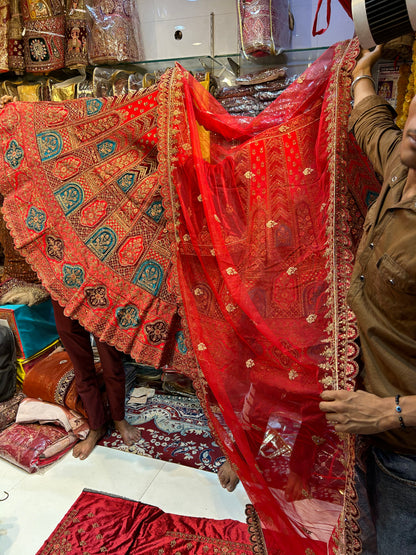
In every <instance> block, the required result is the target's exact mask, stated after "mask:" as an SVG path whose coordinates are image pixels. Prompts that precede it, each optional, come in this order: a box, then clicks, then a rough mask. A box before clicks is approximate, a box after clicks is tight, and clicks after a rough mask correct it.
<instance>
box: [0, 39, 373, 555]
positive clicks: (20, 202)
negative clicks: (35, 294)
mask: <svg viewBox="0 0 416 555" xmlns="http://www.w3.org/2000/svg"><path fill="white" fill-rule="evenodd" d="M357 54H358V43H357V41H352V42H351V43H343V44H338V45H335V46H333V47H331V48H330V49H328V50H327V51H326V52H325V53H324V54H323V55H322V56H321V58H320V59H319V60H318V61H317V62H315V63H314V64H313V65H312V66H311V67H310V68H309V69H308V70H307V71H306V72H305V73H304V74H303V75H302V76H301V77H299V78H298V79H297V81H296V82H295V83H294V84H293V85H291V86H290V87H289V88H288V89H287V90H286V91H285V92H284V93H282V95H281V96H280V97H279V98H278V99H277V100H276V101H275V102H274V103H273V104H272V105H271V106H270V107H269V108H268V109H267V110H265V111H264V112H263V113H262V114H260V115H259V116H258V117H256V118H253V119H251V118H237V117H233V116H230V115H229V114H228V113H227V112H226V111H225V110H224V109H223V108H222V107H221V106H220V104H219V103H218V102H217V101H216V100H215V99H214V98H213V97H212V96H210V95H209V93H208V92H207V91H205V89H204V88H203V87H202V86H201V85H200V84H199V83H198V82H197V81H195V80H194V79H193V78H192V77H191V76H190V75H189V74H188V73H187V72H186V71H185V70H183V69H182V68H181V67H180V66H177V67H175V68H174V69H171V70H168V71H167V72H166V74H165V75H164V76H163V78H162V81H161V83H160V85H159V86H158V88H157V89H152V90H149V91H146V92H142V93H139V94H133V95H130V96H127V97H122V98H114V99H110V98H109V99H80V100H75V101H69V102H57V103H47V102H45V103H33V104H32V103H15V104H11V105H9V106H6V108H5V109H4V110H3V112H2V113H1V117H0V147H1V150H2V156H1V159H0V164H1V167H0V175H1V183H0V190H1V192H2V194H4V195H5V202H4V217H5V220H6V222H7V224H8V226H9V229H10V231H11V233H12V235H13V237H14V239H15V244H16V246H17V247H18V248H19V251H20V252H21V254H23V255H24V256H25V257H26V259H27V260H28V261H29V262H30V263H31V264H32V266H33V267H34V269H35V270H36V271H37V273H38V274H39V276H40V278H41V279H42V281H43V284H44V285H45V287H47V289H48V290H49V291H50V292H51V294H52V296H53V297H54V298H56V299H58V300H59V302H60V303H61V304H62V305H64V306H65V307H66V308H65V311H66V314H68V315H69V316H71V317H74V318H77V319H79V320H80V322H81V323H82V324H83V325H84V326H85V327H86V328H87V329H89V330H90V331H92V332H94V333H95V334H96V335H98V336H99V337H100V338H101V339H102V340H104V341H107V342H109V343H111V344H114V345H116V346H117V347H118V348H119V349H120V350H123V351H125V352H129V353H131V354H132V356H133V357H134V358H136V360H138V361H139V362H141V363H145V364H151V365H154V366H160V365H162V364H164V363H168V364H170V365H173V366H175V367H176V368H177V369H179V370H180V371H182V372H183V373H185V374H187V375H189V376H191V377H192V378H193V380H194V384H195V387H196V389H197V392H198V396H199V399H200V400H201V402H202V404H203V406H204V408H205V411H206V414H207V416H208V418H209V421H210V423H211V428H212V431H213V433H214V435H215V437H216V438H217V440H218V442H219V443H220V445H221V446H222V448H223V449H224V452H225V454H226V455H227V456H228V458H229V459H230V460H231V462H232V464H233V466H234V467H235V468H236V469H237V471H238V473H239V476H240V478H241V480H242V482H243V484H244V486H245V488H246V490H247V492H248V494H249V496H250V499H251V500H252V502H253V504H254V506H255V508H256V510H257V512H258V514H259V516H260V519H261V521H262V524H263V529H264V534H265V537H266V543H267V546H268V548H269V553H270V554H273V555H275V554H278V553H291V554H292V553H308V554H311V555H312V553H314V554H315V555H318V554H319V553H327V551H328V546H329V545H332V544H333V539H332V538H334V537H335V538H337V539H336V544H338V545H339V546H340V547H339V550H340V551H342V549H343V546H344V545H345V542H346V541H347V540H346V538H345V537H343V534H344V530H343V522H344V519H343V517H342V518H340V519H339V522H340V523H341V526H340V527H339V528H338V530H337V532H336V533H335V535H334V534H333V529H334V527H335V525H336V523H337V520H338V518H339V516H340V515H343V516H345V515H344V513H343V511H344V507H345V499H344V495H343V492H344V488H345V481H346V470H345V469H346V467H347V466H348V462H349V460H350V459H349V457H350V454H349V443H348V438H345V437H339V436H338V435H337V434H335V433H334V431H333V430H332V429H331V428H329V427H328V426H327V425H326V422H325V419H324V418H323V417H322V415H321V413H320V411H319V408H318V402H319V393H320V392H321V391H322V389H323V388H346V387H353V380H354V373H355V363H354V357H355V355H356V354H357V349H356V347H355V344H354V342H353V340H354V338H355V336H356V329H355V326H354V323H353V321H352V315H351V314H350V312H349V311H348V308H347V306H346V301H345V294H346V289H347V287H348V278H349V275H350V271H351V268H352V262H353V251H354V248H355V244H356V241H357V236H358V231H357V229H358V228H359V226H360V223H361V222H362V211H361V212H360V210H359V208H360V207H362V206H363V204H364V203H363V197H364V192H363V188H362V187H361V186H360V185H361V183H363V182H366V183H367V184H368V189H371V187H372V186H374V188H376V187H375V181H374V177H373V176H372V174H371V171H370V170H369V167H368V164H367V163H366V162H365V160H364V159H363V158H362V157H361V155H360V154H359V153H358V151H357V149H356V147H355V146H354V143H353V142H352V141H351V140H350V139H349V138H348V134H347V130H346V129H347V127H346V126H347V118H348V114H349V110H350V98H349V84H350V76H349V72H350V70H351V67H352V66H353V63H354V59H355V56H356V55H357ZM156 110H157V119H156ZM349 514H350V515H351V514H353V513H351V512H350V513H349ZM348 541H350V540H348ZM334 549H338V548H337V547H334Z"/></svg>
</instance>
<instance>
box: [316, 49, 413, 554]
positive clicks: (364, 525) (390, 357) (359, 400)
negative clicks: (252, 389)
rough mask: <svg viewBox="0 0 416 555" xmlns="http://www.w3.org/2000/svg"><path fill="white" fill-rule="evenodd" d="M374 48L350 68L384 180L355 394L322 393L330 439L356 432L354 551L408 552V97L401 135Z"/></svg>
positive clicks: (355, 114) (364, 281) (360, 307)
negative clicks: (375, 71)
mask: <svg viewBox="0 0 416 555" xmlns="http://www.w3.org/2000/svg"><path fill="white" fill-rule="evenodd" d="M380 55H381V47H380V46H378V47H376V49H375V50H373V51H368V50H363V51H362V53H361V57H360V59H359V60H358V62H357V64H356V67H355V69H354V70H353V73H352V77H353V84H352V89H353V93H354V108H353V111H352V113H351V117H350V129H351V130H352V132H353V133H354V135H355V137H356V139H357V141H358V143H359V145H360V147H361V148H362V150H363V151H364V152H365V154H366V155H367V156H368V158H369V160H370V161H371V163H372V165H373V167H374V170H375V171H376V172H377V174H379V175H380V176H382V177H383V186H382V190H381V193H380V195H379V197H378V199H377V201H376V202H375V203H374V204H373V205H372V206H371V207H370V209H369V211H368V214H367V217H366V221H365V224H364V233H363V236H362V239H361V243H360V246H359V249H358V252H357V256H356V262H355V267H354V270H353V274H352V278H351V284H350V289H349V293H348V302H349V305H350V307H351V308H352V310H353V311H354V313H355V315H356V317H357V323H358V328H359V338H360V345H361V353H362V359H363V368H362V370H361V371H360V374H359V376H358V380H357V383H358V382H359V385H358V386H357V390H356V391H355V392H352V391H324V392H323V393H322V394H321V398H322V401H321V403H320V408H321V410H322V411H324V412H325V413H326V418H327V420H328V422H329V423H331V424H334V427H335V431H336V432H340V433H342V432H348V433H351V434H357V435H358V437H357V461H356V474H355V483H354V485H355V488H356V492H357V495H358V513H357V514H358V515H360V516H359V517H357V518H358V526H359V529H360V539H361V543H362V552H363V553H366V554H370V553H371V554H375V553H378V554H381V555H383V554H391V553H406V554H408V553H416V513H415V505H416V433H415V432H416V428H415V426H416V248H415V245H416V97H414V98H413V99H412V101H411V103H410V108H409V116H408V119H407V122H406V125H405V127H404V130H403V133H402V132H401V131H400V130H399V128H398V127H396V125H395V123H394V118H395V113H394V110H393V109H392V108H391V107H390V105H389V104H388V103H387V102H386V101H385V100H384V99H382V98H381V97H379V96H377V95H376V91H375V88H374V82H373V81H372V78H371V71H372V67H373V65H374V63H375V62H376V61H377V60H378V59H379V58H380Z"/></svg>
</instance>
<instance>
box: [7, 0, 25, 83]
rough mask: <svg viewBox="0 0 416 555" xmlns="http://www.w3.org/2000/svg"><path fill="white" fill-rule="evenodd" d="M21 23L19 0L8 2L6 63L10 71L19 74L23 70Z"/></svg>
mask: <svg viewBox="0 0 416 555" xmlns="http://www.w3.org/2000/svg"><path fill="white" fill-rule="evenodd" d="M22 31H23V25H22V14H21V9H20V2H19V0H11V2H10V21H9V30H8V45H7V49H8V52H7V53H8V65H9V69H10V70H11V71H14V72H15V73H16V74H18V75H21V74H23V72H24V70H25V55H24V47H23V36H22Z"/></svg>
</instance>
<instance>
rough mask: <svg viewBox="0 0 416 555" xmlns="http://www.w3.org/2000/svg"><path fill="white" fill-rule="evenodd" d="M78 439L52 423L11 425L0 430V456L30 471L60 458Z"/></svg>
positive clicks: (34, 470)
mask: <svg viewBox="0 0 416 555" xmlns="http://www.w3.org/2000/svg"><path fill="white" fill-rule="evenodd" d="M77 441H78V438H77V437H76V435H74V434H73V433H72V432H66V431H65V430H64V428H62V427H61V426H54V425H53V424H17V423H14V424H11V426H9V427H8V428H6V429H5V430H3V431H2V432H1V433H0V457H1V458H2V459H5V460H6V461H8V462H11V463H12V464H14V465H16V466H18V467H20V468H22V469H23V470H26V472H29V473H33V472H36V471H37V470H39V468H42V467H44V466H47V465H49V464H52V463H53V462H55V461H56V460H58V459H59V458H60V457H62V456H63V455H64V454H65V453H66V452H67V451H68V450H69V449H70V448H71V447H72V446H73V445H74V443H76V442H77Z"/></svg>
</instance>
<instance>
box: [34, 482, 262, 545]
mask: <svg viewBox="0 0 416 555" xmlns="http://www.w3.org/2000/svg"><path fill="white" fill-rule="evenodd" d="M248 510H250V508H249V507H248ZM251 521H252V525H251V527H250V532H249V528H248V526H247V524H245V523H242V522H238V521H236V520H230V519H228V520H214V519H209V518H196V517H189V516H180V515H174V514H170V513H165V512H163V511H162V510H161V509H159V508H157V507H154V506H152V505H145V504H143V503H140V502H138V501H132V500H130V499H125V498H121V497H115V496H112V495H109V494H104V493H98V492H94V491H88V490H84V491H83V492H82V493H81V495H80V496H79V497H78V499H77V500H76V501H75V503H74V504H73V505H72V507H71V508H70V509H69V511H68V512H67V513H66V515H65V516H64V518H63V519H62V521H61V522H60V523H59V524H58V526H57V527H56V528H55V530H54V531H53V532H52V534H51V536H50V537H49V538H48V540H46V542H45V543H44V544H43V546H42V547H41V548H40V550H39V551H38V552H37V555H52V554H55V553H73V554H74V555H76V554H79V555H81V554H85V553H102V552H105V553H116V554H117V555H124V554H126V555H127V554H129V555H139V554H140V555H146V554H148V555H156V554H158V553H160V554H162V553H163V554H164V555H177V554H179V553H183V554H185V553H192V554H193V555H208V554H212V553H229V554H233V555H249V554H251V553H253V548H254V547H256V546H257V551H255V553H259V554H261V553H264V551H262V550H261V547H262V543H259V540H260V538H259V537H258V536H257V532H258V529H257V530H256V527H255V525H254V522H253V518H252V519H251Z"/></svg>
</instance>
